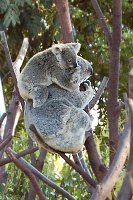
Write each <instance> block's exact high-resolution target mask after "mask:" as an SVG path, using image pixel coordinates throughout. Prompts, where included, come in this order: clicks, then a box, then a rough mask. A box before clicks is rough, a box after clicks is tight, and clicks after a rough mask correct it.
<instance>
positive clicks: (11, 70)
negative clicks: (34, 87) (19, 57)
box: [0, 31, 24, 107]
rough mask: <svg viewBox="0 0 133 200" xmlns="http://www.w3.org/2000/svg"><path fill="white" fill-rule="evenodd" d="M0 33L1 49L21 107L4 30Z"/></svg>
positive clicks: (22, 102)
mask: <svg viewBox="0 0 133 200" xmlns="http://www.w3.org/2000/svg"><path fill="white" fill-rule="evenodd" d="M0 35H1V42H2V45H3V49H4V52H5V56H6V60H7V64H8V65H7V66H8V68H9V70H10V73H11V75H12V78H13V81H14V86H15V89H16V91H17V95H18V97H19V100H20V102H21V105H22V107H24V100H23V99H22V97H21V96H20V94H19V90H18V86H17V78H16V76H15V73H14V69H13V63H12V59H11V55H10V51H9V48H8V44H7V39H6V36H5V32H4V31H0Z"/></svg>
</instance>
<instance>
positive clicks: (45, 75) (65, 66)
mask: <svg viewBox="0 0 133 200" xmlns="http://www.w3.org/2000/svg"><path fill="white" fill-rule="evenodd" d="M80 47H81V44H79V43H67V44H56V45H54V46H52V47H50V48H48V49H46V50H44V51H42V52H39V53H37V54H35V55H34V56H33V57H32V58H31V59H30V60H29V61H28V63H27V64H26V66H25V67H24V69H23V70H22V72H21V74H20V76H19V77H18V88H19V92H20V95H21V96H22V97H23V98H24V99H25V100H26V99H32V100H33V107H34V108H35V107H39V106H41V105H43V103H44V102H45V101H46V99H47V98H48V90H47V86H49V85H51V84H52V83H56V84H57V85H58V86H60V87H61V88H64V89H66V90H69V91H73V89H75V88H76V87H77V80H76V79H78V77H77V76H78V74H76V73H75V72H76V71H77V67H78V63H77V53H78V52H79V50H80Z"/></svg>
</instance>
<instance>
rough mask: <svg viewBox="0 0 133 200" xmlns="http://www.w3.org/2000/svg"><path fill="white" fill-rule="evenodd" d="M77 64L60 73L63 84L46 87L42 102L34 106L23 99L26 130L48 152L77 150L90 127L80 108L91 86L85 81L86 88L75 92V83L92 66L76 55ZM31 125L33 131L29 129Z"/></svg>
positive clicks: (79, 81)
mask: <svg viewBox="0 0 133 200" xmlns="http://www.w3.org/2000/svg"><path fill="white" fill-rule="evenodd" d="M77 63H78V64H77V65H76V67H70V68H68V70H67V73H65V74H64V73H60V75H61V77H60V80H62V85H63V87H62V85H61V86H60V85H58V84H56V83H52V84H51V85H49V86H47V92H48V96H47V99H46V101H45V103H44V104H43V105H41V106H39V107H35V108H34V106H33V103H32V101H31V100H27V101H26V105H25V117H24V118H25V125H26V129H27V131H28V132H29V134H30V136H31V138H32V139H34V140H35V141H37V142H38V144H40V145H41V147H43V148H45V149H47V150H48V151H52V152H54V151H55V150H56V151H61V152H67V153H73V154H74V153H77V152H78V151H80V149H81V148H82V147H83V144H84V142H85V140H86V134H85V132H86V131H88V130H90V129H91V122H92V117H91V116H89V115H88V114H87V113H86V112H85V111H84V110H83V109H84V107H85V106H86V105H87V104H88V103H89V102H90V100H91V99H92V97H93V89H92V87H91V86H88V85H87V84H85V87H86V91H79V85H80V83H82V82H83V81H84V80H85V79H87V78H89V76H90V75H91V72H92V67H91V65H90V63H89V62H88V61H87V60H85V59H83V58H81V57H77ZM62 70H64V69H62ZM66 74H67V75H66ZM62 75H63V78H62ZM31 124H33V125H34V126H35V128H36V130H37V132H34V130H31V129H30V128H29V127H30V125H31Z"/></svg>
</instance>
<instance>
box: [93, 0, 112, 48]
mask: <svg viewBox="0 0 133 200" xmlns="http://www.w3.org/2000/svg"><path fill="white" fill-rule="evenodd" d="M91 3H92V6H93V8H94V10H95V12H96V15H97V17H98V20H99V24H100V26H101V28H102V30H103V32H104V34H105V37H106V39H107V42H108V45H109V47H111V46H112V35H111V32H110V31H109V28H108V26H107V24H106V21H105V17H104V15H103V13H102V10H101V8H100V6H99V4H98V2H97V0H91Z"/></svg>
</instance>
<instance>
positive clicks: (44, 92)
mask: <svg viewBox="0 0 133 200" xmlns="http://www.w3.org/2000/svg"><path fill="white" fill-rule="evenodd" d="M32 97H33V107H34V108H36V107H39V106H42V105H43V104H44V102H45V101H46V100H47V98H48V89H47V87H44V86H40V85H39V86H35V87H34V89H33V91H32Z"/></svg>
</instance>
